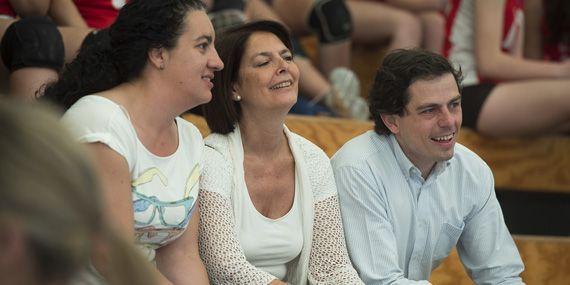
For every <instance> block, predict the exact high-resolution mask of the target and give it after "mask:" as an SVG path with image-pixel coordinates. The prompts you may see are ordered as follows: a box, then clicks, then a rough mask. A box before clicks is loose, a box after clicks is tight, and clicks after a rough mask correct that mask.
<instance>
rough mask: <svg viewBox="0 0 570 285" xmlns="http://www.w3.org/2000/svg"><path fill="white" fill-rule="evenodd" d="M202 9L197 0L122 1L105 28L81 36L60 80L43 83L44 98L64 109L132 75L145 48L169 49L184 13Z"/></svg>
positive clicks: (141, 61) (181, 29) (143, 62)
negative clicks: (77, 48)
mask: <svg viewBox="0 0 570 285" xmlns="http://www.w3.org/2000/svg"><path fill="white" fill-rule="evenodd" d="M204 9H205V6H204V4H203V3H202V2H201V1H199V0H131V1H128V2H127V4H126V5H125V6H124V7H123V8H122V9H121V10H120V11H119V15H118V16H117V19H116V20H115V22H114V23H113V24H112V25H111V26H110V27H109V28H108V29H106V30H102V31H99V32H97V33H94V34H91V35H89V36H88V37H86V39H85V40H84V42H83V44H82V46H81V48H80V49H79V52H78V54H77V57H76V58H75V59H74V60H73V61H72V62H71V63H69V64H67V65H66V67H65V69H64V71H63V73H62V74H61V76H60V79H59V80H58V81H57V82H55V83H53V84H51V85H49V86H47V88H46V90H45V92H44V98H45V99H47V100H50V101H54V102H56V103H57V104H59V105H61V106H63V107H64V108H65V109H68V108H69V107H71V105H73V104H74V103H75V102H76V101H77V100H79V98H81V97H83V96H85V95H89V94H93V93H97V92H101V91H104V90H108V89H111V88H113V87H115V86H117V85H119V84H121V83H123V82H128V81H131V80H133V79H135V78H137V77H138V76H140V74H141V72H142V70H143V69H144V67H145V66H146V64H147V58H148V51H149V50H151V49H153V48H165V49H171V48H173V47H175V46H176V44H177V40H178V38H179V37H180V35H181V34H182V33H183V32H184V21H185V18H186V15H187V13H188V12H190V11H195V10H204Z"/></svg>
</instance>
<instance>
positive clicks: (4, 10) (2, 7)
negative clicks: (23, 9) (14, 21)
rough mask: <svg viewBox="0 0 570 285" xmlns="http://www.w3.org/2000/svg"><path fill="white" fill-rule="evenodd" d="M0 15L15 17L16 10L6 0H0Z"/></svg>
mask: <svg viewBox="0 0 570 285" xmlns="http://www.w3.org/2000/svg"><path fill="white" fill-rule="evenodd" d="M0 16H9V17H11V18H14V17H16V12H15V11H14V9H12V5H11V4H10V1H8V0H0Z"/></svg>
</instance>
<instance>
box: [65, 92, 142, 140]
mask: <svg viewBox="0 0 570 285" xmlns="http://www.w3.org/2000/svg"><path fill="white" fill-rule="evenodd" d="M61 120H62V122H63V123H64V124H65V125H67V126H68V127H69V128H71V130H72V131H79V130H80V131H81V132H82V133H83V132H89V133H107V132H112V131H113V130H116V129H118V130H121V131H120V133H125V131H128V130H130V129H132V124H131V123H130V120H129V117H128V114H127V113H126V111H125V110H124V109H123V108H122V107H121V106H120V105H118V104H117V103H115V102H113V101H111V100H110V99H107V98H105V97H101V96H98V95H88V96H85V97H83V98H81V99H79V100H78V101H77V102H76V103H75V104H73V106H71V107H70V108H69V109H68V110H67V111H66V112H65V114H64V115H63V117H62V119H61ZM128 133H130V132H128Z"/></svg>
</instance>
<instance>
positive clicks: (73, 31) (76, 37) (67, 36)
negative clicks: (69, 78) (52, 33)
mask: <svg viewBox="0 0 570 285" xmlns="http://www.w3.org/2000/svg"><path fill="white" fill-rule="evenodd" d="M58 29H59V32H60V33H61V37H62V38H63V46H64V47H65V62H66V63H69V62H71V61H72V60H73V59H74V58H75V55H76V54H77V51H79V47H80V46H81V43H83V39H85V37H86V36H87V34H89V33H90V32H91V31H93V30H92V29H88V28H77V27H58Z"/></svg>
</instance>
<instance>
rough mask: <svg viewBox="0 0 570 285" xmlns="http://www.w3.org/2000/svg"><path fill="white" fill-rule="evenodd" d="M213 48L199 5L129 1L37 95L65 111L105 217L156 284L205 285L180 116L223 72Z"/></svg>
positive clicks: (198, 151) (193, 151)
mask: <svg viewBox="0 0 570 285" xmlns="http://www.w3.org/2000/svg"><path fill="white" fill-rule="evenodd" d="M214 38H215V33H214V29H213V28H212V24H211V22H210V20H209V19H208V16H207V15H206V13H205V11H204V5H203V4H202V3H201V2H200V1H197V0H133V1H129V2H128V3H127V4H126V5H125V6H124V7H123V8H122V9H121V11H120V12H119V16H118V17H117V19H116V21H115V23H113V24H112V25H111V27H110V28H109V29H108V31H103V32H100V33H98V34H95V35H94V36H93V38H91V39H87V41H86V43H84V46H83V47H82V49H81V50H80V52H79V54H78V56H77V58H76V59H75V61H73V62H72V63H71V64H69V65H68V66H67V67H66V70H65V72H64V73H63V74H62V77H61V79H60V80H59V81H58V82H57V83H55V84H54V85H52V86H50V87H48V88H47V90H46V93H45V98H47V99H50V100H54V101H56V102H58V103H59V104H61V105H63V106H65V108H68V109H67V112H66V113H65V115H64V117H63V122H64V123H67V124H68V125H69V126H71V129H72V130H73V131H74V133H75V136H76V138H77V139H78V140H79V141H81V142H84V143H88V144H89V148H90V149H91V151H92V154H93V158H94V159H95V162H96V167H97V169H98V171H99V175H100V177H101V180H102V186H103V193H104V195H103V197H104V202H105V203H104V204H105V206H106V208H105V210H106V213H107V215H108V216H109V217H110V218H111V220H112V221H113V222H114V226H115V227H116V229H117V230H120V231H121V232H122V233H123V234H124V236H125V237H131V238H132V237H133V236H134V237H135V240H136V242H137V244H138V245H140V247H141V248H142V249H143V251H144V253H145V254H146V255H147V257H148V260H149V261H151V262H155V263H156V269H157V270H156V275H157V276H159V277H160V279H161V281H163V282H161V283H168V282H173V283H182V284H187V283H192V284H207V282H208V279H207V275H206V272H205V270H204V267H203V265H202V262H201V260H200V257H199V254H198V241H197V238H198V221H199V214H198V212H199V211H198V207H197V204H196V199H197V197H198V178H199V177H200V171H201V168H202V166H201V160H202V147H203V141H202V137H201V135H200V132H199V131H198V129H197V128H196V127H195V126H194V125H192V124H191V123H189V122H187V121H185V120H183V119H181V118H180V117H179V115H180V114H181V113H183V112H184V111H186V110H189V109H191V108H193V107H195V106H197V105H200V104H203V103H206V102H208V101H210V99H211V98H212V93H211V91H210V90H211V88H212V87H213V84H212V82H211V81H212V79H213V77H214V71H217V70H220V69H222V67H223V64H222V62H221V60H220V58H219V57H218V54H217V52H216V50H215V48H214V45H213V42H214ZM133 213H134V215H133ZM102 264H103V265H102ZM95 265H96V266H98V265H99V266H98V267H97V269H98V270H99V271H100V272H101V273H103V275H104V273H105V270H104V268H105V267H104V262H99V264H98V263H97V262H96V264H95Z"/></svg>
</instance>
